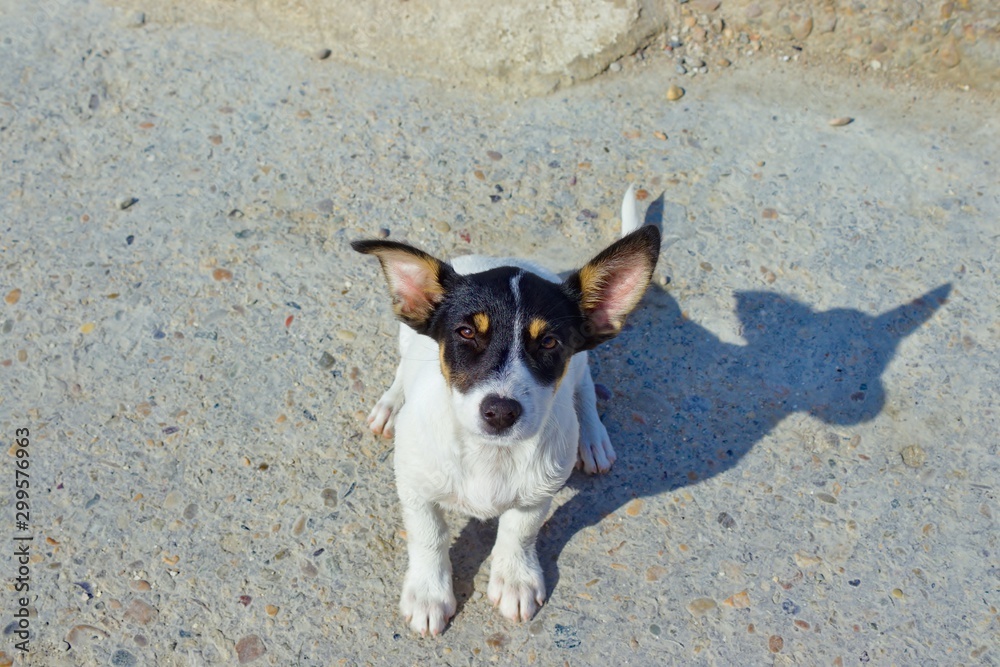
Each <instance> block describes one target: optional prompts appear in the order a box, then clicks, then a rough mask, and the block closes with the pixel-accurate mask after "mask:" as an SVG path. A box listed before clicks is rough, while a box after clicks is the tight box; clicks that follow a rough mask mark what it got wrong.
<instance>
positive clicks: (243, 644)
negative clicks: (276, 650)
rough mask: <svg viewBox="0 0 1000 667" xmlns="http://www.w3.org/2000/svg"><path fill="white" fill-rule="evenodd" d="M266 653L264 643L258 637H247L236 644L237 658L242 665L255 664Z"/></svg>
mask: <svg viewBox="0 0 1000 667" xmlns="http://www.w3.org/2000/svg"><path fill="white" fill-rule="evenodd" d="M266 652H267V648H266V647H265V646H264V642H263V641H261V639H260V637H258V636H257V635H247V636H246V637H243V638H242V639H240V640H239V641H238V642H236V658H237V660H239V663H240V664H241V665H245V664H247V663H250V662H253V661H254V660H256V659H257V658H259V657H260V656H262V655H264V653H266Z"/></svg>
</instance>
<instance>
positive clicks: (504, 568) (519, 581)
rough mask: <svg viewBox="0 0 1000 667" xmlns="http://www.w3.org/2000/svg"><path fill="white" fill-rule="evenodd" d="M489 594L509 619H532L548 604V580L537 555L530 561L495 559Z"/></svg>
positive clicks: (491, 569) (526, 559)
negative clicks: (543, 574) (543, 605)
mask: <svg viewBox="0 0 1000 667" xmlns="http://www.w3.org/2000/svg"><path fill="white" fill-rule="evenodd" d="M526 555H527V554H526ZM487 594H488V595H489V598H490V602H492V603H493V605H494V606H495V607H497V608H498V609H499V610H500V613H501V614H503V615H504V616H505V617H506V618H509V619H510V620H512V621H527V620H530V619H531V617H532V616H534V615H535V612H537V611H538V609H539V607H541V606H542V604H544V603H545V579H544V578H543V577H542V568H541V566H540V565H539V564H538V558H537V556H536V555H535V554H534V553H533V552H532V553H531V554H530V555H529V557H528V558H525V557H515V558H497V557H496V556H494V559H493V566H492V568H490V585H489V587H488V588H487Z"/></svg>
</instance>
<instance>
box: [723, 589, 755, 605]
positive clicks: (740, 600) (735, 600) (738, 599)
mask: <svg viewBox="0 0 1000 667" xmlns="http://www.w3.org/2000/svg"><path fill="white" fill-rule="evenodd" d="M722 604H724V605H726V606H727V607H732V608H733V609H748V608H749V607H750V594H749V593H747V591H740V592H739V593H733V594H732V595H730V596H729V597H728V598H726V599H725V600H723V601H722Z"/></svg>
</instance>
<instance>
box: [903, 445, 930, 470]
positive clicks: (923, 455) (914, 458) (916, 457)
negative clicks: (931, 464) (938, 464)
mask: <svg viewBox="0 0 1000 667" xmlns="http://www.w3.org/2000/svg"><path fill="white" fill-rule="evenodd" d="M899 455H900V456H901V457H902V458H903V463H904V464H906V465H907V466H908V467H910V468H919V467H920V466H922V465H923V464H924V463H925V462H926V461H927V452H925V451H924V449H923V447H921V446H920V445H909V446H908V447H903V451H901V452H900V453H899Z"/></svg>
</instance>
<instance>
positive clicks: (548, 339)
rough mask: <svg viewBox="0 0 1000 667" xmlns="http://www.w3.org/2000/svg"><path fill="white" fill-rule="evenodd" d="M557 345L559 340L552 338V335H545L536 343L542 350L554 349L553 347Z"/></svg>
mask: <svg viewBox="0 0 1000 667" xmlns="http://www.w3.org/2000/svg"><path fill="white" fill-rule="evenodd" d="M558 344H559V340H558V339H557V338H556V337H555V336H553V335H552V334H545V335H544V336H542V339H541V340H540V341H538V345H539V346H540V347H541V348H542V349H543V350H551V349H554V348H555V346H556V345H558Z"/></svg>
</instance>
